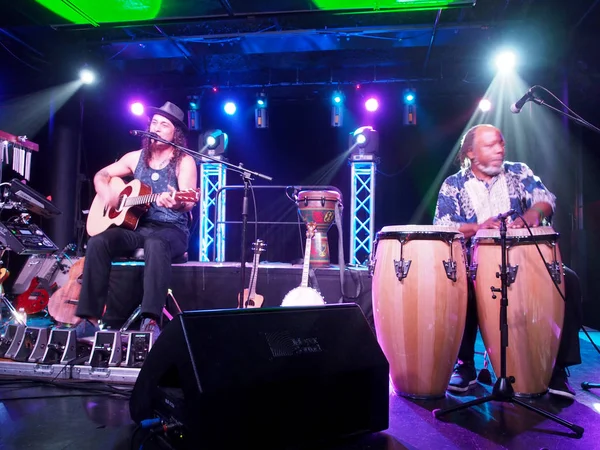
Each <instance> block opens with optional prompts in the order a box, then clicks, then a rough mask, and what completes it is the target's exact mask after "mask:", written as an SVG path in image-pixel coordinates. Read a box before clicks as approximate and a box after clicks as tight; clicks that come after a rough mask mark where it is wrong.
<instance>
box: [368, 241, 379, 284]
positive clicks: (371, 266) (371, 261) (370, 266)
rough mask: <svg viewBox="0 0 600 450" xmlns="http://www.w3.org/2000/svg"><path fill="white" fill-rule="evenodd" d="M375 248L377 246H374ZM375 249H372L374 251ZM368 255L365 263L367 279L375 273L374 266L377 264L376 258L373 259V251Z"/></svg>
mask: <svg viewBox="0 0 600 450" xmlns="http://www.w3.org/2000/svg"><path fill="white" fill-rule="evenodd" d="M375 246H377V244H375ZM375 248H377V247H374V249H375ZM374 249H373V251H372V252H371V253H370V254H369V262H368V263H367V269H368V273H369V277H372V276H373V274H374V273H375V264H376V263H377V258H375V250H374Z"/></svg>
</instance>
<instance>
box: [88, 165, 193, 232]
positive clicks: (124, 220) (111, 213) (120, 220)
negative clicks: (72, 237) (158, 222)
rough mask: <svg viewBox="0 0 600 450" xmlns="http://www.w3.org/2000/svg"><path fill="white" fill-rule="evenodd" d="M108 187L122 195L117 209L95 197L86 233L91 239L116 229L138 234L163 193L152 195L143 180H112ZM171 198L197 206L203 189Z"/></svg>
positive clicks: (184, 192)
mask: <svg viewBox="0 0 600 450" xmlns="http://www.w3.org/2000/svg"><path fill="white" fill-rule="evenodd" d="M109 184H110V188H111V189H112V190H113V191H114V192H119V203H118V205H117V207H116V208H107V207H106V205H105V204H104V201H103V200H102V198H101V197H100V196H98V195H96V196H95V197H94V201H93V202H92V206H91V207H90V212H89V213H88V218H87V223H86V229H87V232H88V234H89V235H90V236H95V235H97V234H99V233H102V232H103V231H104V230H106V229H108V228H109V227H113V226H116V227H125V228H128V229H130V230H135V229H136V228H137V226H138V222H139V220H140V217H141V216H142V215H143V214H144V213H145V212H146V211H148V209H150V204H151V203H154V202H156V200H157V199H158V197H159V196H160V195H161V194H160V193H155V194H153V193H152V189H151V188H150V186H148V185H146V184H144V183H142V182H141V181H140V180H133V181H130V182H129V183H127V184H125V182H124V181H123V180H122V179H121V178H119V177H113V178H111V179H110V183H109ZM169 195H170V196H171V197H172V198H174V199H175V200H178V201H181V202H193V203H196V202H197V201H198V200H200V189H188V190H185V191H178V192H170V193H169Z"/></svg>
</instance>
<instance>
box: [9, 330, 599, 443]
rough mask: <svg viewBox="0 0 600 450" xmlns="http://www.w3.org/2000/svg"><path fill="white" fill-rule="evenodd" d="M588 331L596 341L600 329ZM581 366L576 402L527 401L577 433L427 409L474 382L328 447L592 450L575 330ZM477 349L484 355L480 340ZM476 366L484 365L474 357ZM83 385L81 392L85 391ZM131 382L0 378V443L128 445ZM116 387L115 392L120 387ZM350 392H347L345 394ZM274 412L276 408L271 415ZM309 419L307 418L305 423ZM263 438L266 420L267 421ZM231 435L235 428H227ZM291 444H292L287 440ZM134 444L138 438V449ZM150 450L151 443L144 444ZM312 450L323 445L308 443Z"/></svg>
mask: <svg viewBox="0 0 600 450" xmlns="http://www.w3.org/2000/svg"><path fill="white" fill-rule="evenodd" d="M590 335H591V336H592V338H593V339H594V341H595V342H596V343H597V344H600V334H599V333H598V332H597V331H591V330H590ZM580 340H581V350H582V358H583V364H581V365H579V366H575V367H573V368H572V370H571V378H570V382H571V385H572V386H573V387H574V388H575V390H576V393H577V397H576V401H575V402H573V403H572V404H570V402H566V401H559V400H557V399H554V398H550V397H548V396H544V397H542V398H539V399H536V400H532V401H531V402H532V404H534V405H536V406H538V407H540V408H543V409H545V410H547V411H550V412H552V413H554V414H557V415H558V416H559V417H561V418H563V419H565V420H568V421H571V422H574V423H576V424H577V425H580V426H582V427H584V428H585V433H584V435H583V437H582V438H580V439H577V438H575V437H573V435H572V434H571V432H570V430H568V429H567V428H564V427H562V426H561V425H558V424H556V423H554V422H552V421H549V420H545V419H543V418H542V417H541V416H538V415H537V414H534V413H532V412H529V411H527V410H525V409H524V408H522V407H520V406H515V405H510V404H500V403H488V404H486V405H483V406H478V407H474V408H471V409H470V410H466V411H463V412H460V413H455V414H452V415H448V416H446V417H444V418H443V420H438V419H435V418H433V417H432V414H431V411H432V410H433V409H435V408H443V407H446V406H450V405H454V404H456V403H458V402H463V401H467V400H472V399H474V398H476V397H480V396H484V395H486V394H487V393H489V391H490V390H491V387H490V386H486V385H477V387H476V388H475V389H473V390H472V391H471V393H470V395H466V396H454V395H447V396H446V398H445V399H441V400H437V401H413V400H408V399H405V398H401V397H397V396H395V395H390V427H389V428H388V429H387V430H386V431H384V432H382V433H377V434H373V435H370V436H366V437H364V438H361V439H359V440H357V441H353V442H345V443H340V444H339V445H330V446H328V447H327V448H335V449H371V450H378V449H381V450H384V449H385V450H390V449H394V450H399V449H432V448H439V449H474V448H481V449H526V450H537V449H552V450H557V449H586V450H589V449H594V448H600V427H599V426H598V424H599V423H600V389H597V390H591V391H589V392H586V391H583V390H582V389H581V387H580V385H581V382H582V381H592V382H600V355H599V354H598V353H596V351H595V350H594V348H593V347H592V345H591V344H590V342H589V341H588V340H587V338H586V337H585V335H584V334H583V333H580ZM476 350H477V351H478V352H483V343H482V341H481V338H480V337H479V338H478V341H477V347H476ZM477 357H478V361H477V365H478V368H480V367H482V358H481V355H478V356H477ZM84 388H85V389H84ZM130 388H131V386H125V387H123V386H120V387H114V386H108V385H106V384H101V383H94V384H81V382H79V384H76V383H74V382H70V383H67V382H64V381H63V382H60V383H57V384H56V385H54V386H52V385H49V384H48V383H44V382H41V381H39V380H38V381H25V380H23V379H10V378H1V379H0V448H2V449H7V450H12V449H15V450H16V449H19V450H20V449H25V448H34V449H49V450H54V449H56V450H58V449H61V450H64V449H82V448H85V449H109V448H117V449H130V448H134V447H132V445H131V435H132V431H133V429H134V427H133V424H132V423H131V420H130V418H129V408H128V401H127V398H126V396H127V393H128V390H129V389H130ZM117 389H118V390H117ZM349 395H351V393H349ZM276 413H277V412H274V414H276ZM309 419H310V418H307V420H309ZM264 423H265V434H266V435H268V427H269V419H268V417H266V418H265V421H264ZM232 432H235V430H234V428H233V426H232ZM292 443H293V442H290V444H292ZM135 448H139V442H138V444H137V447H135ZM147 448H157V447H153V444H152V443H151V442H149V443H147V444H146V445H144V449H147ZM310 448H311V449H315V448H321V447H315V446H311V447H310Z"/></svg>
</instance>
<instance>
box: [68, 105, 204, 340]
mask: <svg viewBox="0 0 600 450" xmlns="http://www.w3.org/2000/svg"><path fill="white" fill-rule="evenodd" d="M149 112H150V114H152V116H151V117H152V119H151V122H150V126H149V131H150V132H152V133H156V134H157V135H158V136H159V137H160V138H162V139H163V140H166V141H168V142H173V143H175V144H177V145H180V146H185V144H186V140H185V133H186V131H187V126H186V124H185V123H184V122H183V119H184V117H185V116H184V112H183V111H182V110H181V109H180V108H178V107H177V106H176V105H174V104H173V103H170V102H166V103H165V104H164V105H163V106H162V107H160V108H149ZM127 176H133V177H134V178H135V179H136V180H139V181H141V182H142V183H143V184H145V185H147V186H149V187H151V189H152V192H153V193H161V194H160V195H158V196H157V197H156V199H155V200H154V203H152V204H151V205H150V207H149V209H148V211H147V212H146V213H145V214H144V215H142V216H141V218H140V220H139V223H138V224H137V225H138V226H137V228H135V226H134V227H133V228H135V229H126V228H125V227H110V228H108V229H106V230H105V231H102V232H101V233H99V234H96V235H94V236H92V237H91V238H90V239H89V241H88V244H87V251H86V256H85V265H84V269H83V279H82V286H81V294H80V298H79V303H78V306H77V312H76V315H77V316H78V317H79V318H81V321H80V322H79V323H78V324H77V326H76V327H75V330H76V334H77V337H78V338H82V337H88V336H93V335H94V334H95V332H96V331H98V330H99V328H98V320H99V319H100V318H101V316H102V314H103V311H104V308H105V305H106V302H107V296H108V283H109V276H110V268H111V263H112V261H113V260H114V259H115V258H117V257H120V256H128V255H130V254H131V253H132V252H133V251H134V250H136V249H137V248H143V249H144V259H145V268H144V296H143V299H142V310H141V313H142V326H141V330H142V331H148V332H152V333H154V339H156V337H157V335H158V333H160V330H159V327H158V325H157V323H156V321H157V320H158V319H159V318H160V315H161V311H162V308H163V306H164V302H165V300H166V296H167V290H168V288H169V283H170V281H171V262H172V260H173V259H175V258H178V257H181V256H182V255H183V254H184V253H185V252H186V251H187V248H188V240H189V229H188V221H189V214H188V212H189V211H190V210H191V209H192V207H193V206H194V203H193V202H184V201H180V200H179V199H178V197H177V196H175V194H174V193H175V192H176V191H178V190H194V189H196V185H197V181H198V180H197V171H196V164H195V161H194V159H193V158H192V157H191V156H189V155H186V154H184V153H183V152H181V151H180V150H178V149H177V148H175V147H173V146H171V145H168V144H164V143H161V142H157V141H156V140H154V139H151V138H144V140H143V148H142V149H141V150H136V151H132V152H129V153H127V154H126V155H124V156H123V157H122V158H121V159H120V160H118V161H117V162H115V163H112V164H110V165H108V166H106V167H105V168H103V169H101V170H100V171H99V172H98V173H97V174H96V175H95V176H94V187H95V188H96V193H97V197H99V199H100V200H102V201H103V203H104V205H105V211H109V212H110V211H111V208H112V209H117V208H118V207H119V205H120V204H121V203H120V201H121V199H120V198H119V197H120V195H119V194H120V193H119V192H118V191H116V190H115V189H114V183H111V179H113V181H114V179H115V178H116V181H121V180H120V179H119V177H127ZM111 185H112V186H111ZM89 220H90V218H88V221H89ZM88 228H89V227H88Z"/></svg>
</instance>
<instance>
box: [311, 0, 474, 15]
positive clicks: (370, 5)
mask: <svg viewBox="0 0 600 450" xmlns="http://www.w3.org/2000/svg"><path fill="white" fill-rule="evenodd" d="M313 1H314V3H315V5H316V6H317V8H319V9H322V10H326V11H333V10H340V11H343V10H361V9H364V10H365V12H367V11H370V12H391V11H419V10H428V9H445V8H460V7H463V8H464V7H467V6H475V3H476V1H477V0H378V1H376V0H344V1H342V0H313Z"/></svg>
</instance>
